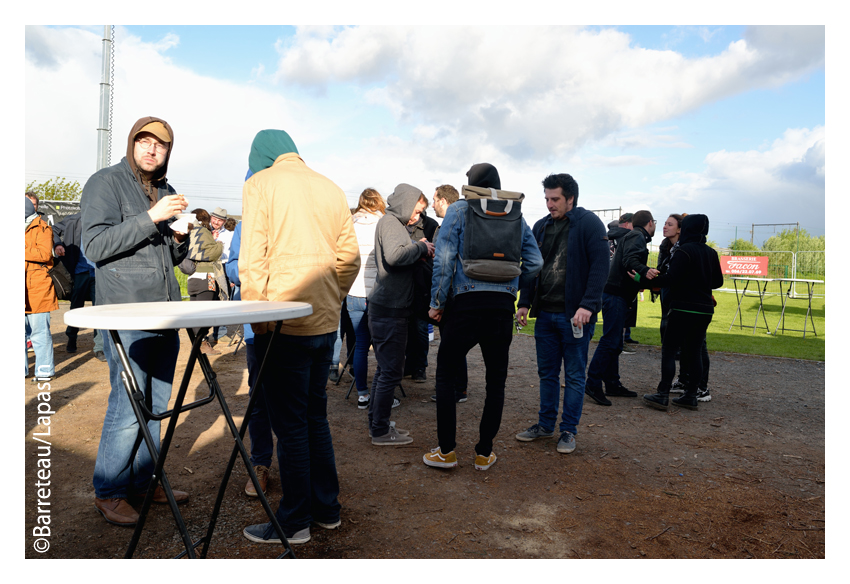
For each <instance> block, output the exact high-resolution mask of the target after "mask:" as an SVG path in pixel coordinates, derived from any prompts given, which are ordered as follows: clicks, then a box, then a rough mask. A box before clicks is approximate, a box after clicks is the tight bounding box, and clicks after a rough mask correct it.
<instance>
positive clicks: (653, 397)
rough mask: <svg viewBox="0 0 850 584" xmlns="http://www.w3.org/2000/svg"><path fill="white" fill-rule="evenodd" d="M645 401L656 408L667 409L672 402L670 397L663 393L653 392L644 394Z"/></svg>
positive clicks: (645, 403)
mask: <svg viewBox="0 0 850 584" xmlns="http://www.w3.org/2000/svg"><path fill="white" fill-rule="evenodd" d="M643 403H644V405H647V406H649V407H651V408H655V409H656V410H664V411H667V406H668V405H669V403H670V397H669V396H668V395H667V394H663V393H653V394H650V395H645V396H643Z"/></svg>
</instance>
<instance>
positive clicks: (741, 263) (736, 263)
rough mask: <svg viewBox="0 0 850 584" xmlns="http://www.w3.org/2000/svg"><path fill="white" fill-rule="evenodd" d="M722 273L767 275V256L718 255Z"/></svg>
mask: <svg viewBox="0 0 850 584" xmlns="http://www.w3.org/2000/svg"><path fill="white" fill-rule="evenodd" d="M720 267H721V269H722V270H723V273H724V274H736V275H739V276H767V256H720Z"/></svg>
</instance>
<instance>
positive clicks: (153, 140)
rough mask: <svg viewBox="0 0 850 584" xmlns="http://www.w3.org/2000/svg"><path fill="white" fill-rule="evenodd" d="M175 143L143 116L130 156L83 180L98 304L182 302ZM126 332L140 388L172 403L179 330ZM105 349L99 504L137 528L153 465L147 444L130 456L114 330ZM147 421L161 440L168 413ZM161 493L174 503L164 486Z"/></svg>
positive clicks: (131, 434)
mask: <svg viewBox="0 0 850 584" xmlns="http://www.w3.org/2000/svg"><path fill="white" fill-rule="evenodd" d="M173 147H174V134H173V132H172V130H171V126H169V125H168V123H167V122H165V121H164V120H161V119H159V118H153V117H145V118H141V119H140V120H138V121H137V122H136V123H135V124H134V125H133V128H132V129H131V130H130V136H129V138H128V140H127V155H126V157H124V158H122V159H121V161H120V162H119V163H118V164H115V165H113V166H110V167H108V168H103V169H101V170H99V171H97V172H96V173H95V174H94V175H92V176H91V178H89V180H88V181H87V182H86V184H85V186H84V187H83V196H82V198H81V200H80V209H81V212H82V248H83V249H84V250H85V252H86V256H87V257H88V258H89V259H90V260H92V261H93V262H95V266H96V268H95V273H96V278H97V293H96V301H97V304H126V303H130V302H156V301H164V300H172V301H175V302H180V300H181V295H180V286H179V284H178V283H177V278H176V277H175V275H174V266H176V265H177V264H179V263H180V262H181V261H183V258H185V257H186V252H187V251H188V248H189V239H188V237H187V234H186V233H178V232H176V231H172V230H171V227H170V224H171V223H172V222H173V221H174V219H173V217H174V216H175V215H177V214H178V213H180V212H181V211H183V210H184V209H186V207H187V202H186V200H185V198H184V197H183V196H182V195H178V194H176V193H175V191H174V189H173V188H172V187H171V185H169V184H168V183H167V181H166V179H165V174H166V172H167V170H168V159H169V157H170V156H171V151H172V149H173ZM118 335H119V337H120V338H121V342H122V344H123V345H124V349H125V351H126V353H127V357H128V359H129V360H130V364H131V366H132V367H133V372H134V373H135V376H136V380H137V381H138V383H139V386H140V388H141V389H142V391H145V393H146V394H148V395H150V396H151V404H149V405H152V406H153V411H154V412H163V411H165V410H166V409H167V408H168V400H169V399H170V398H171V384H172V381H173V380H174V368H175V365H176V364H177V354H178V353H179V351H180V339H179V337H178V335H177V330H175V329H170V330H159V331H126V330H122V331H118ZM103 349H104V353H105V355H106V359H107V362H108V363H109V382H110V385H111V390H110V394H109V403H108V405H107V407H106V415H105V416H104V420H103V430H102V431H101V434H100V445H99V446H98V449H97V458H96V459H95V464H94V479H93V483H94V491H95V508H96V509H97V510H98V512H99V513H100V514H101V515H103V517H104V519H106V521H107V522H109V523H111V524H113V525H120V526H124V527H132V526H134V525H135V524H136V521H137V520H138V518H139V514H138V513H137V512H136V511H135V510H134V509H133V507H132V506H131V505H130V502H132V501H133V500H134V499H135V500H136V501H139V500H141V499H142V498H144V495H145V493H146V492H147V490H148V486H149V484H150V481H151V479H152V478H153V477H152V475H153V471H154V463H153V459H152V458H151V455H150V452H149V451H148V449H147V448H146V447H145V446H144V445H142V446H141V447H139V448H138V449H137V450H136V454H135V458H133V459H132V460H131V454H132V452H133V450H134V445H135V444H136V439H137V436H138V421H137V420H136V417H135V415H134V414H133V409H132V407H131V404H130V400H129V399H128V398H127V394H126V392H125V389H124V383H123V381H122V378H121V372H122V369H123V368H122V366H121V363H120V361H119V357H118V353H117V351H116V349H115V345H114V344H113V342H112V339H111V338H109V339H104V344H103ZM148 429H149V430H150V433H151V435H152V436H153V440H154V442H155V443H156V445H157V447H159V436H160V423H159V421H156V420H151V421H150V422H148ZM174 497H175V499H177V502H178V503H185V502H186V501H188V500H189V495H188V494H187V493H184V492H182V491H174ZM128 500H129V501H130V502H128ZM153 501H154V503H167V502H168V500H167V499H166V497H165V491H164V490H163V489H162V487H161V486H160V485H157V489H156V491H155V493H154V497H153Z"/></svg>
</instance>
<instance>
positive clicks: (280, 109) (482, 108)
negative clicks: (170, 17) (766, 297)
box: [24, 25, 826, 245]
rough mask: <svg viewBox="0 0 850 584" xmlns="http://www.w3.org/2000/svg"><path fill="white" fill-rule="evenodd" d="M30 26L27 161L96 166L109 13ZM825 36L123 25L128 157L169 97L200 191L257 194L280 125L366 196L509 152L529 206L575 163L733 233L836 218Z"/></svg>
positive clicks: (795, 30)
mask: <svg viewBox="0 0 850 584" xmlns="http://www.w3.org/2000/svg"><path fill="white" fill-rule="evenodd" d="M24 36H25V55H24V57H25V61H24V80H25V93H26V116H25V131H26V147H25V161H24V162H25V174H26V180H27V182H29V181H31V180H38V181H41V180H46V179H47V178H50V177H53V176H64V177H67V178H69V179H71V180H79V181H80V183H81V184H83V183H84V182H85V180H86V179H87V178H88V176H90V175H91V173H92V172H94V170H95V163H96V149H97V132H96V129H97V122H98V104H99V101H98V99H99V90H100V89H99V88H100V85H99V84H100V80H101V57H102V36H103V26H102V25H97V26H40V25H31V26H26V27H25V33H24ZM824 38H825V30H824V27H823V26H732V25H712V26H552V27H541V26H507V27H506V26H501V27H500V26H481V27H471V26H450V25H444V26H375V25H367V26H352V27H336V26H298V27H284V26H116V27H115V70H114V96H113V99H114V101H113V112H114V113H113V126H112V127H113V128H114V135H113V138H112V144H113V146H112V159H111V160H112V163H113V164H114V163H116V162H118V161H119V160H120V158H121V156H123V154H124V152H125V149H126V140H127V133H128V132H129V129H130V127H131V126H132V124H133V122H134V121H135V120H136V119H138V118H139V117H142V116H145V115H154V116H158V117H161V118H164V119H166V120H168V121H169V123H170V124H171V125H172V127H173V128H174V132H175V149H174V153H173V156H172V158H171V164H170V169H169V180H170V182H171V183H172V184H173V185H174V186H175V187H176V188H177V189H178V191H179V192H182V193H185V194H186V195H187V196H188V197H190V201H191V205H192V206H195V205H198V206H206V207H215V206H222V207H224V208H226V209H227V210H228V211H229V212H231V213H235V214H238V213H240V212H241V201H240V199H241V183H242V180H243V178H244V176H245V172H246V170H247V160H248V153H249V150H250V145H251V141H252V139H253V137H254V135H255V134H256V133H257V132H258V131H259V130H262V129H266V128H279V129H284V130H286V131H288V132H289V133H290V135H291V136H292V138H293V140H294V141H295V143H296V145H297V146H298V149H299V151H300V152H301V155H302V157H303V158H304V160H305V161H306V163H307V164H308V165H309V166H310V167H312V168H314V169H315V170H317V171H318V172H321V173H322V174H325V175H326V176H328V177H329V178H331V179H332V180H333V181H335V182H336V183H337V184H338V185H339V186H340V187H341V188H342V189H343V190H344V191H345V192H346V194H347V195H348V198H349V201H350V203H351V204H352V205H353V204H355V202H356V200H357V196H358V195H359V193H360V192H361V191H362V190H363V189H364V188H365V187H375V188H377V189H378V190H379V191H380V192H381V193H382V194H384V196H387V195H389V194H390V193H391V192H392V189H393V188H394V187H395V185H396V184H398V183H400V182H407V183H410V184H413V185H415V186H417V187H419V188H421V189H422V190H423V191H425V192H426V194H428V195H429V196H430V195H431V194H432V193H433V190H434V187H436V186H437V185H439V184H442V183H450V184H453V185H455V186H456V187H460V185H462V184H465V179H466V177H465V172H466V171H467V170H468V168H469V167H470V166H471V165H472V164H473V163H477V162H491V163H493V164H494V165H496V167H497V168H498V169H499V171H500V174H501V177H502V184H503V187H504V188H507V189H511V190H519V191H523V192H525V193H526V195H527V197H528V198H527V202H526V204H525V205H524V213H525V215H526V218H527V220H528V221H529V222H533V221H534V220H536V219H538V218H539V217H541V216H543V215H544V214H545V213H546V209H545V205H544V202H543V193H542V187H541V185H540V181H541V180H542V179H543V177H544V176H546V175H547V174H549V173H552V172H567V173H570V174H572V175H573V177H574V178H575V179H576V180H577V181H578V183H579V186H580V197H579V204H580V205H581V206H583V207H585V208H588V209H612V208H622V209H623V211H636V210H638V209H641V208H647V209H650V210H651V211H652V212H653V214H654V215H655V217H656V218H657V219H660V220H661V221H663V219H664V218H666V216H667V215H668V214H670V213H674V212H689V213H695V212H698V213H705V214H707V215H709V217H710V218H711V220H712V233H711V234H710V238H711V239H713V240H714V241H716V242H717V243H718V244H720V245H726V244H728V243H729V241H730V240H732V239H733V238H735V237H736V235H737V236H738V237H744V238H747V239H749V237H750V234H749V231H750V228H751V224H752V223H796V222H798V221H799V222H800V225H801V226H802V227H803V228H805V229H807V230H808V231H809V232H810V233H812V234H815V235H820V234H823V233H824V232H825V149H826V146H825V70H824V69H825V65H824V64H825V40H824ZM658 231H659V234H660V231H661V230H660V229H659V230H658ZM772 233H773V228H761V229H759V230H757V231H756V240H759V239H761V238H766V237H768V236H769V235H771V234H772ZM659 239H660V236H659V237H656V240H659ZM656 243H657V241H656Z"/></svg>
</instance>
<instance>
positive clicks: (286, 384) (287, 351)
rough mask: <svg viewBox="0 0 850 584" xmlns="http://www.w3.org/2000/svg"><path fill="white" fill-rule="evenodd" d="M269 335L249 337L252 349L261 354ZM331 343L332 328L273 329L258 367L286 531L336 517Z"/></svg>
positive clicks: (289, 531)
mask: <svg viewBox="0 0 850 584" xmlns="http://www.w3.org/2000/svg"><path fill="white" fill-rule="evenodd" d="M271 336H272V335H271V333H266V334H262V335H256V336H255V337H254V348H255V350H256V352H257V355H264V354H265V352H266V349H267V348H268V347H269V343H270V341H271ZM333 344H334V333H327V334H321V335H309V336H294V335H286V334H277V335H275V340H274V342H273V343H272V346H271V353H270V354H269V359H268V361H267V363H266V370H265V372H264V373H263V378H264V379H265V381H263V397H264V398H265V400H266V406H267V409H268V413H269V420H270V421H271V426H272V430H274V433H275V435H276V436H277V458H278V462H279V464H280V484H281V490H282V491H283V497H281V499H280V504H279V506H278V508H277V512H276V513H275V514H276V516H277V519H278V521H279V522H280V524H281V526H282V527H283V530H284V531H285V532H286V534H287V535H291V534H293V533H295V532H297V531H300V530H301V529H304V528H305V527H307V526H309V525H310V523H311V522H312V521H320V522H322V523H335V522H336V521H338V520H339V510H340V507H341V506H340V504H339V501H338V499H337V497H338V495H339V479H338V478H337V473H336V460H335V458H334V447H333V440H332V439H331V430H330V426H329V425H328V395H327V393H326V390H325V386H326V385H327V383H328V371H329V369H330V366H331V351H332V350H333Z"/></svg>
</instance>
